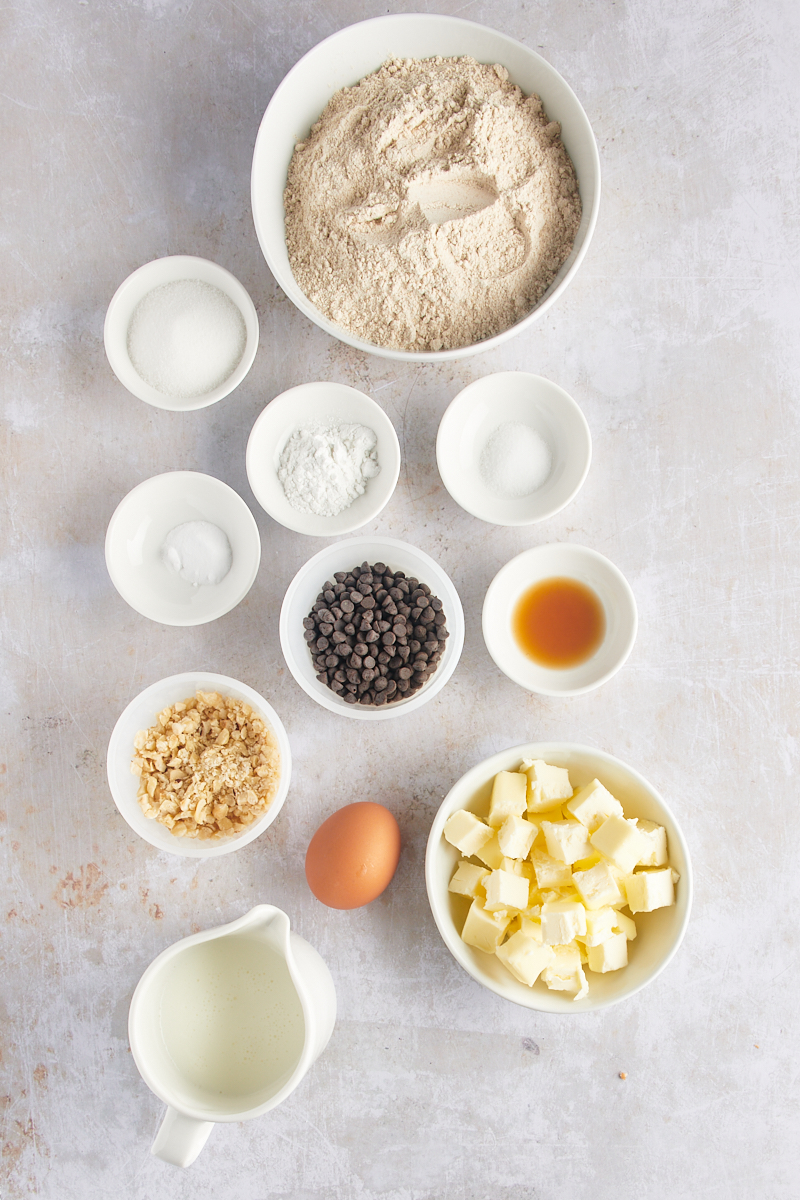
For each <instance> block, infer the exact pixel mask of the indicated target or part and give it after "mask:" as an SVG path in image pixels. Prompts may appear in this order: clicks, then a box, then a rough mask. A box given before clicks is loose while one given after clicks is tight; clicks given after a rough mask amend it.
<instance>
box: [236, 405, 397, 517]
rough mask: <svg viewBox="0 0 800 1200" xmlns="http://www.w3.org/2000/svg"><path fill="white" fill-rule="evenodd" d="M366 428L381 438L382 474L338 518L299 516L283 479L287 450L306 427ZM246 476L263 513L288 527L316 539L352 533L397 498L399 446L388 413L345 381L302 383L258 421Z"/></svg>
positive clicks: (380, 459) (300, 514)
mask: <svg viewBox="0 0 800 1200" xmlns="http://www.w3.org/2000/svg"><path fill="white" fill-rule="evenodd" d="M315 424H323V425H350V424H355V425H366V427H367V428H368V429H372V430H374V432H375V434H376V435H377V438H378V446H377V451H378V464H379V466H380V471H379V472H378V474H377V475H376V476H375V477H374V478H373V479H370V481H369V483H368V484H367V488H366V491H365V492H363V493H362V495H360V496H358V497H357V498H356V499H355V500H354V501H353V503H352V504H351V505H350V506H349V507H348V508H345V509H343V510H342V512H340V513H338V514H337V515H336V516H335V517H319V516H317V515H316V514H315V513H303V512H298V510H297V509H296V508H294V507H293V506H292V505H291V504H290V503H289V501H288V500H287V499H286V494H285V492H284V490H283V485H282V483H281V481H280V479H279V478H278V466H279V464H280V458H281V454H282V453H283V448H284V446H285V445H286V443H287V442H288V440H289V438H290V437H291V435H292V433H294V431H295V430H296V429H298V428H300V426H304V425H315ZM246 465H247V478H248V480H249V482H250V487H251V488H252V489H253V495H254V496H255V498H256V500H258V503H259V504H260V505H261V507H262V508H263V509H265V510H266V511H267V512H268V513H269V515H270V516H271V517H272V518H273V519H274V520H275V521H277V522H278V523H279V524H281V525H285V526H286V528H287V529H293V530H294V531H295V533H305V534H308V535H309V536H311V537H336V536H337V535H338V534H342V533H352V532H353V530H354V529H360V528H361V526H362V525H366V523H367V521H371V520H372V519H373V518H374V517H377V515H378V513H379V512H380V511H381V510H382V509H383V508H385V507H386V505H387V504H388V503H389V500H390V499H391V497H392V493H393V492H394V489H395V487H396V485H397V479H398V476H399V474H400V443H399V442H398V440H397V434H396V433H395V430H394V425H392V422H391V421H390V420H389V418H388V417H387V415H386V413H385V412H384V411H383V409H382V408H381V407H380V405H379V404H376V403H375V401H374V400H371V399H370V397H369V396H365V395H364V393H363V392H358V391H356V389H355V388H351V387H348V386H347V385H346V384H344V383H325V382H320V383H302V384H300V385H299V386H298V387H293V388H290V389H289V390H288V391H287V392H282V393H281V395H280V396H276V397H275V399H274V400H272V401H271V402H270V403H269V404H268V405H267V407H266V408H265V409H264V411H263V412H262V413H261V414H260V416H258V417H257V418H256V422H255V424H254V425H253V428H252V430H251V431H250V437H249V439H248V442H247V458H246Z"/></svg>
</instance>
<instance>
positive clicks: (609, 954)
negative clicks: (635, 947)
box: [589, 933, 628, 975]
mask: <svg viewBox="0 0 800 1200" xmlns="http://www.w3.org/2000/svg"><path fill="white" fill-rule="evenodd" d="M627 965H628V939H627V938H626V937H625V934H624V933H612V935H611V937H610V938H608V939H607V940H606V941H605V942H601V943H600V945H599V946H590V947H589V970H590V971H599V972H600V974H601V975H605V973H606V971H619V969H620V967H627Z"/></svg>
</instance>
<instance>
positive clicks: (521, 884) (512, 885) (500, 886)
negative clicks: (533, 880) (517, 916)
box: [483, 869, 528, 912]
mask: <svg viewBox="0 0 800 1200" xmlns="http://www.w3.org/2000/svg"><path fill="white" fill-rule="evenodd" d="M483 886H484V888H485V889H486V903H485V905H484V907H485V909H486V911H487V912H495V911H496V910H497V909H500V908H505V909H509V908H516V909H522V908H527V907H528V880H527V879H525V877H524V876H521V875H512V874H511V873H510V872H509V871H503V870H502V869H500V870H497V871H492V873H491V874H490V875H489V876H488V877H487V878H486V879H484V881H483Z"/></svg>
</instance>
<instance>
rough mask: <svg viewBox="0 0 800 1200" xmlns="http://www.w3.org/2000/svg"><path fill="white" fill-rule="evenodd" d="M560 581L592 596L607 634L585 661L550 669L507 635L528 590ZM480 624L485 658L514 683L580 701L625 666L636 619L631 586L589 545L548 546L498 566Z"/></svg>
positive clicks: (631, 647) (524, 553)
mask: <svg viewBox="0 0 800 1200" xmlns="http://www.w3.org/2000/svg"><path fill="white" fill-rule="evenodd" d="M548 564H553V565H548ZM585 575H586V576H588V577H587V578H584V577H583V576H585ZM560 576H565V577H571V578H575V579H577V580H578V581H579V582H581V583H585V584H586V585H587V586H588V587H589V588H591V590H592V591H594V592H595V593H596V594H597V596H598V598H599V600H600V602H601V604H602V606H603V609H604V612H605V617H606V632H605V636H604V638H603V641H602V642H601V644H600V646H599V647H598V649H597V650H596V651H595V653H594V654H593V655H592V656H591V657H590V658H588V659H587V660H586V661H585V662H582V663H579V664H578V665H577V666H575V667H571V668H565V669H563V670H555V669H552V668H549V667H544V666H541V665H540V664H539V663H536V662H534V660H533V659H529V658H527V656H526V655H525V654H523V652H522V650H521V649H520V648H519V646H518V645H517V644H516V642H515V641H514V638H513V635H512V633H511V613H512V611H513V607H514V605H515V603H516V601H517V599H518V598H519V596H520V595H521V594H522V592H523V591H525V590H526V589H527V588H528V587H531V586H532V585H533V584H535V583H537V582H538V581H540V580H544V579H550V578H558V577H560ZM481 625H482V629H483V639H484V642H485V644H486V649H487V650H488V651H489V655H490V656H491V658H492V659H493V661H494V662H495V664H496V665H497V666H498V667H499V668H500V670H501V671H502V672H503V674H504V675H507V676H508V678H509V679H511V680H512V681H513V682H514V683H517V684H519V686H520V687H523V688H525V689H526V690H527V691H530V692H535V693H536V694H538V695H540V696H580V695H583V694H584V693H585V692H590V691H593V690H594V689H595V688H598V687H600V686H601V685H602V684H604V683H607V682H608V680H609V679H611V678H612V677H613V676H614V675H616V673H617V672H618V671H619V670H620V668H621V667H622V666H623V665H624V664H625V662H626V661H627V659H628V656H629V655H630V652H631V650H632V649H633V646H634V643H635V641H636V633H637V629H638V614H637V609H636V598H635V596H634V594H633V591H632V589H631V586H630V584H629V583H628V581H627V579H626V578H625V576H624V575H623V574H622V572H621V571H620V569H619V567H617V566H616V565H615V564H614V563H613V562H611V560H610V559H608V558H606V557H605V555H603V554H600V552H599V551H597V550H592V549H591V548H590V547H589V546H581V545H579V544H577V543H574V542H551V543H548V544H547V545H543V546H534V547H532V548H531V549H529V550H524V551H523V552H522V553H521V554H518V555H516V557H515V558H512V559H511V560H510V561H509V562H507V563H506V565H505V566H504V567H501V569H500V570H499V571H498V572H497V574H496V575H495V577H494V579H493V580H492V582H491V583H490V584H489V587H488V589H487V592H486V597H485V599H484V602H483V612H482V616H481Z"/></svg>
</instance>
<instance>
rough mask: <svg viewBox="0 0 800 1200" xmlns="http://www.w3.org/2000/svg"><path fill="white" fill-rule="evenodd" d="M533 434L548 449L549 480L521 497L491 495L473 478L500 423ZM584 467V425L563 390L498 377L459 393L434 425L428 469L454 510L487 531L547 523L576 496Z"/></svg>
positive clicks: (587, 458) (515, 374) (513, 375)
mask: <svg viewBox="0 0 800 1200" xmlns="http://www.w3.org/2000/svg"><path fill="white" fill-rule="evenodd" d="M512 421H513V422H515V423H518V424H521V425H527V426H528V427H529V428H530V429H533V430H535V432H536V433H538V434H539V435H540V437H542V438H543V439H544V441H545V442H546V443H547V445H548V447H549V449H550V458H551V463H552V465H551V468H550V474H549V476H548V477H547V479H546V480H545V482H544V483H543V484H542V486H541V487H540V488H537V490H536V491H535V492H531V493H530V494H529V495H527V496H516V497H513V498H508V497H502V496H497V495H495V493H494V492H492V491H490V489H489V488H488V487H487V486H486V484H485V483H484V482H483V479H482V478H481V473H480V457H481V451H482V450H483V448H484V446H485V445H486V443H487V441H488V440H489V438H490V437H491V435H492V434H493V433H494V432H495V430H496V429H498V428H499V427H500V426H501V425H505V424H507V423H508V422H512ZM591 461H592V436H591V434H590V433H589V426H588V425H587V424H586V418H585V417H584V415H583V413H582V412H581V410H580V408H579V407H578V405H577V404H576V403H575V401H574V400H573V399H572V397H571V396H569V395H568V394H567V393H566V392H565V391H564V390H563V388H560V387H558V385H557V384H555V383H551V382H550V380H549V379H544V378H542V376H541V375H529V374H528V373H527V372H526V371H501V372H499V373H498V374H496V375H484V377H483V378H482V379H476V380H475V381H474V383H470V384H469V385H468V386H467V387H465V388H464V390H463V391H461V392H459V393H458V395H457V396H456V398H455V399H454V400H452V401H451V403H450V405H449V407H448V408H447V409H446V411H445V414H444V416H443V417H442V419H441V422H440V423H439V433H438V435H437V438H436V462H437V465H438V467H439V474H440V475H441V477H442V483H443V484H444V486H445V487H446V488H447V490H448V492H449V493H450V495H451V496H452V497H453V499H454V500H455V502H456V504H460V505H461V507H462V508H463V509H465V510H466V511H467V512H468V513H472V515H473V517H478V518H479V519H480V520H481V521H489V522H491V523H492V524H494V525H532V524H533V523H534V522H535V521H544V520H545V519H546V518H547V517H552V516H554V515H555V514H556V513H557V512H560V511H561V509H562V508H565V507H566V505H567V504H569V502H570V500H572V499H573V498H574V496H576V495H577V493H578V492H579V491H580V489H581V487H582V485H583V481H584V479H585V478H586V476H587V474H588V472H589V464H590V463H591Z"/></svg>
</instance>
